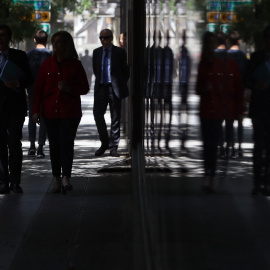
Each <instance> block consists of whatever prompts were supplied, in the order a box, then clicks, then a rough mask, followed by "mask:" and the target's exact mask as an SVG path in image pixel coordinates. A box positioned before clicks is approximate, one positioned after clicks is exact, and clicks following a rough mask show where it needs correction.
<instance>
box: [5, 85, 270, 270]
mask: <svg viewBox="0 0 270 270" xmlns="http://www.w3.org/2000/svg"><path fill="white" fill-rule="evenodd" d="M191 88H192V89H194V82H193V84H192V87H191ZM179 101H180V100H179V97H178V94H177V85H176V87H175V96H174V98H173V105H174V114H173V126H172V139H171V141H170V147H171V150H172V155H171V156H170V155H168V153H166V151H164V152H162V153H160V152H158V151H156V155H155V156H153V157H152V156H150V155H146V165H147V168H150V169H151V170H148V171H147V173H146V182H147V192H146V193H145V195H146V198H147V200H146V202H147V205H146V208H145V209H146V221H147V223H148V224H151V226H150V227H149V228H150V229H149V239H150V240H149V248H150V250H151V254H152V260H153V261H154V265H155V267H154V268H153V269H169V270H171V269H172V270H174V269H177V270H178V269H183V270H193V269H194V270H195V269H196V270H197V269H198V270H201V269H209V270H210V269H211V270H223V269H224V270H225V269H226V270H227V269H230V270H239V269H241V270H242V269H245V270H246V269H250V270H254V269H260V270H266V269H270V257H269V252H270V246H269V243H270V234H269V227H270V205H269V203H270V201H269V200H268V198H266V197H263V196H261V195H260V196H257V197H255V198H254V197H252V196H251V195H250V193H251V188H252V159H251V157H252V147H253V144H252V129H251V123H250V120H249V119H248V118H245V119H244V126H245V134H244V144H243V149H244V156H243V157H242V158H237V159H234V160H229V161H228V162H227V161H225V160H219V166H218V173H217V177H216V193H215V194H211V195H206V194H204V193H203V192H202V190H201V185H202V176H203V168H202V159H201V152H202V147H201V141H200V128H199V119H198V115H197V114H198V112H197V106H198V97H197V96H195V95H194V94H193V92H192V91H191V94H190V96H189V104H190V113H189V118H188V134H189V135H188V141H187V144H186V146H187V150H188V153H185V154H183V153H181V152H180V141H179V128H178V108H179ZM82 104H83V118H82V120H81V123H80V127H79V130H78V133H77V138H76V141H75V159H74V166H73V176H72V179H71V182H72V184H73V186H74V190H73V191H72V192H70V193H68V194H67V195H62V194H52V192H51V189H52V176H51V170H50V159H49V150H48V144H46V146H45V155H46V157H45V158H44V159H36V158H32V157H28V156H27V151H28V147H29V142H28V141H27V121H28V120H27V119H26V121H25V126H24V132H23V133H24V139H23V151H24V161H23V174H22V188H23V190H24V194H22V195H18V194H7V195H0V254H1V259H0V269H1V270H2V269H14V270H17V269H18V270H21V269H23V270H24V269H25V270H32V269H33V270H37V269H44V270H54V269H57V270H62V269H63V270H64V269H79V270H81V269H90V270H103V269H106V270H107V269H110V270H114V269H115V270H116V269H117V270H124V269H125V270H130V269H132V268H133V266H134V265H137V263H138V261H137V258H136V253H134V252H133V251H134V250H133V246H134V242H136V239H132V233H133V229H132V222H133V221H132V211H133V210H134V208H133V207H132V200H131V198H132V189H131V186H132V185H131V173H130V171H129V170H128V169H127V170H122V169H120V170H116V171H114V172H108V171H105V172H100V169H102V168H107V167H110V168H113V167H116V166H118V164H119V163H121V164H127V165H126V168H129V162H128V159H127V158H128V152H127V145H126V141H125V139H124V138H122V140H121V143H120V148H119V152H120V154H121V156H120V158H115V157H111V156H110V155H109V152H108V151H107V152H106V153H105V154H104V156H102V157H98V158H97V157H95V156H94V152H95V150H96V149H97V148H98V147H99V146H100V142H99V140H98V135H97V131H96V127H95V123H94V119H93V114H92V108H93V91H91V92H90V93H89V94H88V95H86V96H83V97H82ZM106 117H107V121H108V122H109V114H107V116H106ZM161 148H162V149H164V141H163V140H162V141H161ZM125 162H126V163H125ZM166 168H167V169H169V170H166ZM135 210H136V209H135ZM135 269H136V270H137V269H139V268H135ZM140 270H141V269H140Z"/></svg>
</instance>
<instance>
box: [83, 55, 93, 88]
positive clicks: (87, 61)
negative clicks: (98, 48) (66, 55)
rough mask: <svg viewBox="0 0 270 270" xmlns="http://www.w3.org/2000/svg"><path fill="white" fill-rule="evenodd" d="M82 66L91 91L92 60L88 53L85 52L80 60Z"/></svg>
mask: <svg viewBox="0 0 270 270" xmlns="http://www.w3.org/2000/svg"><path fill="white" fill-rule="evenodd" d="M80 60H81V62H82V65H83V67H84V70H85V73H86V76H87V79H88V84H89V87H90V89H91V84H92V76H93V67H92V65H93V60H92V57H91V56H90V55H89V51H88V50H85V55H84V56H82V57H81V58H80Z"/></svg>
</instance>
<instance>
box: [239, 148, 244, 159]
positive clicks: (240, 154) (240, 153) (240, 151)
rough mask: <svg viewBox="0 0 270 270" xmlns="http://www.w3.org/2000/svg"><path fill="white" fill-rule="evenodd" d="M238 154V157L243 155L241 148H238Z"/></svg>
mask: <svg viewBox="0 0 270 270" xmlns="http://www.w3.org/2000/svg"><path fill="white" fill-rule="evenodd" d="M238 156H239V157H242V156H243V150H242V149H241V148H239V149H238Z"/></svg>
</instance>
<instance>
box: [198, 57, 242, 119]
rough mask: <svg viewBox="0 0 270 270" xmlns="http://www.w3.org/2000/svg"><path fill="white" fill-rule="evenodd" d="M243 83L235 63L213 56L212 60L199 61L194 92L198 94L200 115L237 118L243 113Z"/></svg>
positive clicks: (203, 116) (204, 116) (202, 116)
mask: <svg viewBox="0 0 270 270" xmlns="http://www.w3.org/2000/svg"><path fill="white" fill-rule="evenodd" d="M243 91H244V88H243V83H242V79H241V76H240V72H239V68H238V66H237V63H236V62H235V61H234V60H232V59H229V58H228V59H227V61H226V62H225V63H224V62H223V61H222V60H220V59H219V58H217V57H215V59H214V61H213V62H211V63H210V62H207V61H201V62H200V64H199V69H198V78H197V85H196V93H197V94H198V95H200V97H201V101H200V117H201V118H210V119H238V117H239V116H240V115H241V114H242V113H243Z"/></svg>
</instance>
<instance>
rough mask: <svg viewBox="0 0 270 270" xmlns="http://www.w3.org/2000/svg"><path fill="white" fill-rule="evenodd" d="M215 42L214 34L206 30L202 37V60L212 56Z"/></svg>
mask: <svg viewBox="0 0 270 270" xmlns="http://www.w3.org/2000/svg"><path fill="white" fill-rule="evenodd" d="M212 42H215V44H212ZM216 44H217V37H216V35H215V34H214V33H212V32H209V31H206V32H205V33H204V35H203V37H202V57H201V59H202V60H209V59H211V58H212V57H213V56H214V54H215V45H216Z"/></svg>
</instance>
